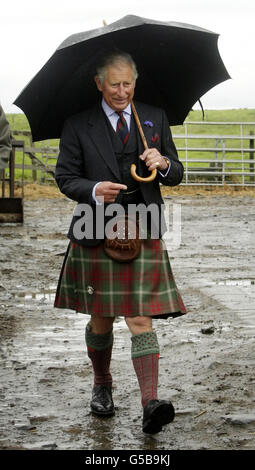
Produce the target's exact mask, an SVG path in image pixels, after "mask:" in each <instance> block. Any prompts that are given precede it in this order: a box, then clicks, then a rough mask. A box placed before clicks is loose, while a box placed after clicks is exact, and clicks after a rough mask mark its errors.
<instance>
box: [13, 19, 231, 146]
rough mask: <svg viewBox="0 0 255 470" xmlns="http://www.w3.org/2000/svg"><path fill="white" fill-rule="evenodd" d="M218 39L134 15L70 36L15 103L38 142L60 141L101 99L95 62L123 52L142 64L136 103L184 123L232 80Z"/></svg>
mask: <svg viewBox="0 0 255 470" xmlns="http://www.w3.org/2000/svg"><path fill="white" fill-rule="evenodd" d="M218 37H219V35H218V34H216V33H213V32H211V31H207V30H205V29H202V28H200V27H197V26H192V25H187V24H182V23H176V22H166V23H165V22H161V21H154V20H150V19H146V18H141V17H138V16H134V15H128V16H125V17H124V18H122V19H120V20H119V21H116V22H114V23H111V24H109V25H108V26H103V27H101V28H98V29H94V30H91V31H86V32H82V33H79V34H74V35H72V36H70V37H69V38H67V39H66V40H65V41H64V42H63V43H62V44H60V46H59V47H58V48H57V50H56V51H55V53H54V54H53V55H52V57H51V58H50V59H49V60H48V62H47V63H46V64H45V65H44V66H43V68H42V69H41V70H40V71H39V72H38V73H37V75H36V76H35V77H34V78H33V79H32V80H31V81H30V82H29V84H28V85H27V86H26V87H25V88H24V90H23V91H22V92H21V94H20V95H19V96H18V97H17V98H16V100H15V102H14V104H16V105H17V106H18V107H19V108H21V109H22V110H23V111H24V113H25V114H26V116H27V118H28V121H29V124H30V127H31V131H32V136H33V140H34V141H36V140H44V139H50V138H57V137H59V136H60V134H61V129H62V126H63V123H64V121H65V119H66V118H67V117H68V116H70V115H72V114H75V113H77V112H80V111H83V110H84V109H86V108H88V107H90V106H92V105H93V104H94V103H95V102H97V101H98V99H99V92H98V90H97V88H96V86H95V83H94V75H95V64H96V63H97V61H98V59H99V57H100V56H101V55H102V53H104V52H107V51H110V50H113V49H114V48H118V49H120V50H123V51H125V52H129V53H130V54H131V55H132V57H133V59H134V61H135V62H136V64H137V68H138V73H139V77H138V79H137V83H136V88H135V99H136V100H139V101H142V102H145V103H147V104H151V105H156V106H160V107H162V108H164V109H165V111H166V113H167V116H168V119H169V123H170V125H175V124H182V123H183V121H184V120H185V117H186V116H187V114H188V112H189V111H190V109H191V108H192V106H193V105H194V103H196V101H197V100H198V99H199V98H200V97H201V96H202V95H204V94H205V93H206V92H207V91H208V90H210V89H211V88H212V87H214V86H215V85H217V84H219V83H221V82H223V81H224V80H227V79H228V78H230V77H229V74H228V72H227V70H226V68H225V66H224V64H223V62H222V59H221V57H220V54H219V51H218V46H217V43H218Z"/></svg>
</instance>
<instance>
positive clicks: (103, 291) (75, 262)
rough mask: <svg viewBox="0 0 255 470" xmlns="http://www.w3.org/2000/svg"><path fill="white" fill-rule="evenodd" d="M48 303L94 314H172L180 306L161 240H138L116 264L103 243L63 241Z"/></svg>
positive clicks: (182, 308)
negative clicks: (136, 248)
mask: <svg viewBox="0 0 255 470" xmlns="http://www.w3.org/2000/svg"><path fill="white" fill-rule="evenodd" d="M54 307H56V308H65V309H71V310H75V311H76V312H80V313H85V314H89V315H96V316H100V317H119V316H124V317H134V316H138V315H142V316H152V317H154V318H167V317H169V316H171V317H176V316H179V315H182V314H185V313H186V308H185V306H184V304H183V301H182V298H181V296H180V293H179V291H178V288H177V286H176V283H175V280H174V276H173V273H172V269H171V265H170V261H169V258H168V253H167V250H166V249H165V244H164V242H163V241H162V240H158V239H157V240H154V239H148V240H143V241H142V247H141V253H140V255H139V257H138V258H136V259H135V260H133V261H132V262H130V263H119V262H117V261H114V260H112V259H110V258H109V257H108V256H107V255H106V254H105V252H104V248H103V243H100V244H99V245H97V246H95V247H85V246H82V245H79V244H76V243H72V242H70V243H69V246H68V249H67V252H66V256H65V259H64V262H63V266H62V270H61V273H60V276H59V281H58V286H57V291H56V296H55V302H54Z"/></svg>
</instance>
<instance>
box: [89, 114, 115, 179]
mask: <svg viewBox="0 0 255 470" xmlns="http://www.w3.org/2000/svg"><path fill="white" fill-rule="evenodd" d="M103 113H104V111H103V110H102V108H101V105H98V106H97V107H96V108H94V109H93V111H92V113H91V115H90V118H89V125H90V126H91V132H90V135H91V138H92V140H93V142H94V144H95V147H96V148H97V150H98V152H99V153H100V155H101V157H102V158H103V160H104V162H105V163H106V165H107V166H108V167H109V168H110V170H111V171H112V173H113V174H114V176H115V177H116V178H117V179H118V180H119V181H120V171H119V166H118V163H117V159H116V157H115V153H114V151H113V147H112V142H111V138H110V135H109V130H108V127H107V123H106V121H105V116H104V114H103Z"/></svg>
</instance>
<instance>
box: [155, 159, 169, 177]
mask: <svg viewBox="0 0 255 470" xmlns="http://www.w3.org/2000/svg"><path fill="white" fill-rule="evenodd" d="M164 158H167V157H164ZM167 160H169V158H167ZM170 168H171V161H170V160H169V165H168V167H167V169H166V170H165V172H164V173H162V171H160V170H158V172H159V174H160V175H161V176H162V177H163V178H165V177H166V176H167V175H168V173H169V170H170Z"/></svg>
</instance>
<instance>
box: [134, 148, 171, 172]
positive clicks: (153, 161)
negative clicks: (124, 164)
mask: <svg viewBox="0 0 255 470" xmlns="http://www.w3.org/2000/svg"><path fill="white" fill-rule="evenodd" d="M140 158H141V160H143V161H144V162H145V164H146V166H147V167H148V170H149V171H152V170H155V168H156V169H157V170H161V171H164V170H166V169H167V163H166V161H165V159H164V158H163V157H162V155H161V154H160V153H159V151H158V150H157V149H156V148H149V149H146V150H145V151H144V152H143V154H142V155H140Z"/></svg>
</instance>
